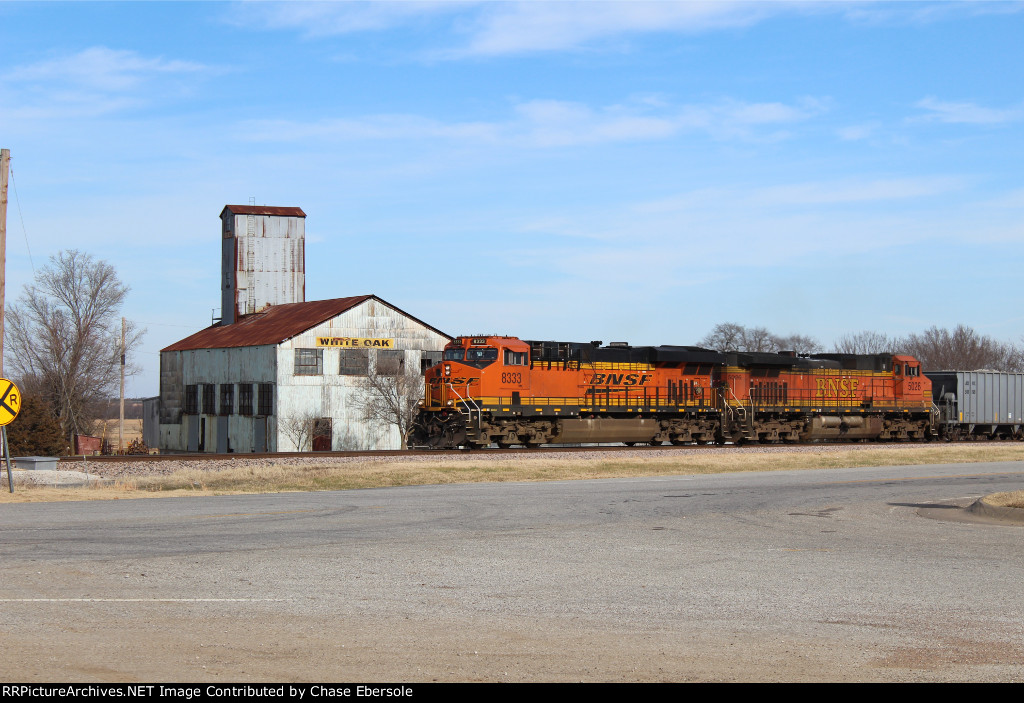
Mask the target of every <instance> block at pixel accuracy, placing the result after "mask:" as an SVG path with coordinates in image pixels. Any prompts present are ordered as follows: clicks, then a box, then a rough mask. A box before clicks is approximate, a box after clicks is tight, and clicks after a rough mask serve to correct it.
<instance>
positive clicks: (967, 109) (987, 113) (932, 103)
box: [916, 97, 1024, 125]
mask: <svg viewBox="0 0 1024 703" xmlns="http://www.w3.org/2000/svg"><path fill="white" fill-rule="evenodd" d="M916 106H917V107H919V108H922V109H924V110H927V111H928V113H929V114H926V115H924V116H923V117H919V118H917V119H919V120H923V121H934V122H946V123H949V124H990V125H991V124H1005V123H1007V122H1017V121H1019V120H1021V119H1024V108H1021V107H1012V108H1008V109H1003V110H999V109H995V108H990V107H982V106H981V105H976V104H974V103H970V102H947V101H943V100H937V99H935V98H933V97H928V98H924V99H923V100H919V101H918V102H917V105H916Z"/></svg>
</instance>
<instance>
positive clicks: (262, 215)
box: [220, 205, 306, 325]
mask: <svg viewBox="0 0 1024 703" xmlns="http://www.w3.org/2000/svg"><path fill="white" fill-rule="evenodd" d="M220 219H221V233H222V239H221V324H223V325H230V324H233V323H235V322H236V321H237V320H238V319H239V318H240V317H241V316H242V315H249V314H252V313H255V312H260V311H262V310H264V309H265V308H266V307H268V306H270V305H280V304H282V303H302V302H305V300H306V213H304V212H303V211H302V209H301V208H297V207H268V206H266V205H225V206H224V209H223V210H222V211H221V213H220Z"/></svg>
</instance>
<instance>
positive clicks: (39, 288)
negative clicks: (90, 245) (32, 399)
mask: <svg viewBox="0 0 1024 703" xmlns="http://www.w3.org/2000/svg"><path fill="white" fill-rule="evenodd" d="M127 295H128V287H127V286H125V285H124V284H123V283H121V281H120V279H118V277H117V272H116V271H115V270H114V267H113V266H111V265H110V264H108V263H107V262H106V261H100V260H96V259H93V257H92V256H90V255H89V254H86V253H83V252H81V251H78V250H71V251H62V252H60V253H59V254H56V255H55V256H51V257H50V262H49V263H48V264H47V265H46V266H45V267H43V268H42V269H40V270H39V271H37V272H36V276H35V282H34V283H31V284H28V285H26V286H25V288H24V290H23V291H22V293H21V296H19V298H18V300H17V302H16V303H15V304H13V305H11V306H10V307H9V308H8V310H7V335H6V336H5V340H4V341H5V347H6V352H7V354H8V357H7V358H8V359H10V362H11V368H12V370H13V372H14V374H13V375H14V376H15V377H16V378H18V379H19V381H21V383H23V384H24V385H25V390H26V391H27V392H29V393H32V394H34V395H36V396H38V397H39V398H40V399H41V400H43V401H44V402H46V403H47V404H48V405H49V406H50V407H52V408H53V409H54V411H55V413H56V417H57V420H58V421H59V422H60V427H61V431H62V433H63V435H64V436H65V437H68V438H70V436H71V435H72V434H76V433H78V434H84V433H88V432H89V431H90V429H91V428H92V426H93V421H94V420H95V418H96V415H97V412H98V408H99V404H100V403H101V402H102V401H103V400H105V399H106V398H108V397H109V396H112V395H116V394H117V393H118V382H119V375H120V361H121V354H122V352H123V353H124V354H125V356H126V357H127V359H129V361H130V357H131V354H132V352H133V351H134V350H135V349H136V348H137V347H138V345H139V343H140V342H141V340H142V336H143V334H145V330H139V329H137V328H136V327H135V326H134V325H131V324H129V326H128V331H127V333H126V335H125V341H126V343H125V348H124V349H123V350H122V348H121V328H120V324H119V322H120V321H119V320H118V319H117V318H118V317H119V313H120V310H121V306H122V304H123V303H124V300H125V298H126V297H127ZM134 371H135V368H134V367H133V366H132V367H130V368H129V373H131V372H134Z"/></svg>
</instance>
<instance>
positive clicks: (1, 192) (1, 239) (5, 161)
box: [0, 149, 14, 493]
mask: <svg viewBox="0 0 1024 703" xmlns="http://www.w3.org/2000/svg"><path fill="white" fill-rule="evenodd" d="M10 168H11V150H10V149H0V378H3V376H4V286H6V285H7V172H8V171H9V170H10ZM0 447H2V449H3V456H4V457H6V458H7V485H8V487H9V488H10V490H11V493H14V478H13V477H12V476H11V450H10V448H9V447H8V446H7V425H4V426H3V427H0Z"/></svg>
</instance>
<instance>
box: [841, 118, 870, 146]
mask: <svg viewBox="0 0 1024 703" xmlns="http://www.w3.org/2000/svg"><path fill="white" fill-rule="evenodd" d="M878 127H879V124H878V123H877V122H869V123H867V124H857V125H849V126H847V127H840V128H839V129H837V130H836V134H837V135H838V136H839V138H840V139H841V140H843V141H844V142H856V141H861V140H864V139H868V138H870V137H871V136H872V135H874V134H875V132H876V131H877V130H878Z"/></svg>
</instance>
